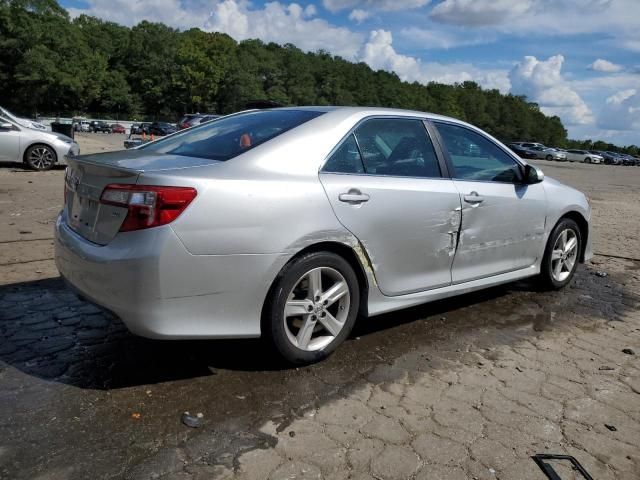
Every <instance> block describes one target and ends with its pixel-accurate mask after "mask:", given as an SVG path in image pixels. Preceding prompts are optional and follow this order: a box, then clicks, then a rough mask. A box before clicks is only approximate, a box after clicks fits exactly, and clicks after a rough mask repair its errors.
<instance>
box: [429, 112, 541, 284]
mask: <svg viewBox="0 0 640 480" xmlns="http://www.w3.org/2000/svg"><path fill="white" fill-rule="evenodd" d="M434 123H435V125H436V127H437V129H438V132H439V134H440V137H441V139H442V144H443V145H442V148H443V150H444V151H445V155H446V156H447V157H448V161H449V165H450V170H451V171H452V177H453V179H454V184H455V186H456V188H457V190H458V191H459V192H460V196H461V199H462V224H461V229H460V238H459V243H458V249H457V251H456V254H455V258H454V261H453V267H452V269H451V275H452V281H453V283H461V282H466V281H471V280H475V279H479V278H483V277H489V276H492V275H497V274H500V273H506V272H511V271H515V270H519V269H522V268H526V267H529V266H531V265H533V264H534V263H536V261H537V259H538V258H539V257H540V256H541V255H542V254H543V250H544V243H543V239H544V232H545V220H546V196H545V192H544V187H543V186H542V183H538V184H534V185H525V184H523V182H522V170H521V166H520V165H519V164H518V162H517V161H516V160H515V159H513V158H512V157H511V156H510V155H509V154H508V153H507V152H506V151H505V150H503V149H502V148H501V147H500V146H498V145H497V144H496V143H494V142H493V141H492V140H491V139H489V138H487V137H485V136H484V135H482V134H480V133H479V132H477V131H474V130H472V129H470V128H467V127H465V126H462V125H457V124H452V123H445V122H434Z"/></svg>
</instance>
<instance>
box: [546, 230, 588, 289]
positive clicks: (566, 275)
mask: <svg viewBox="0 0 640 480" xmlns="http://www.w3.org/2000/svg"><path fill="white" fill-rule="evenodd" d="M581 245H582V237H581V235H580V228H579V227H578V224H577V223H576V222H574V221H573V220H571V219H570V218H564V219H562V220H561V221H560V222H559V223H558V224H557V225H556V226H555V228H554V229H553V231H552V232H551V235H550V236H549V241H548V242H547V247H546V249H545V252H544V257H543V259H542V266H541V271H540V280H541V281H542V284H543V285H544V286H545V287H547V288H549V289H554V290H558V289H560V288H563V287H565V286H566V285H567V284H568V283H569V282H570V281H571V279H572V278H573V275H574V274H575V272H576V269H577V268H578V260H579V257H580V248H581Z"/></svg>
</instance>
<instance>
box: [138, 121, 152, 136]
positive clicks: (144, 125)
mask: <svg viewBox="0 0 640 480" xmlns="http://www.w3.org/2000/svg"><path fill="white" fill-rule="evenodd" d="M150 128H151V123H150V122H143V123H141V124H140V133H141V134H142V133H146V134H147V135H149V133H150V131H149V129H150Z"/></svg>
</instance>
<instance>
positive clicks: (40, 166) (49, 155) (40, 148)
mask: <svg viewBox="0 0 640 480" xmlns="http://www.w3.org/2000/svg"><path fill="white" fill-rule="evenodd" d="M25 162H26V164H27V165H29V167H31V168H32V169H33V170H38V171H44V170H49V169H51V167H53V165H54V164H55V162H56V152H54V151H53V149H52V148H51V147H48V146H47V145H33V146H31V147H29V148H28V149H27V151H26V153H25Z"/></svg>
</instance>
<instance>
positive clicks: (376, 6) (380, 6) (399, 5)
mask: <svg viewBox="0 0 640 480" xmlns="http://www.w3.org/2000/svg"><path fill="white" fill-rule="evenodd" d="M430 1H431V0H322V4H323V5H324V8H326V9H327V10H329V11H330V12H333V13H335V12H339V11H340V10H346V9H348V8H355V7H367V8H368V9H371V10H381V11H386V12H390V11H397V10H409V9H413V8H419V7H424V6H425V5H427V4H428V3H429V2H430Z"/></svg>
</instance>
